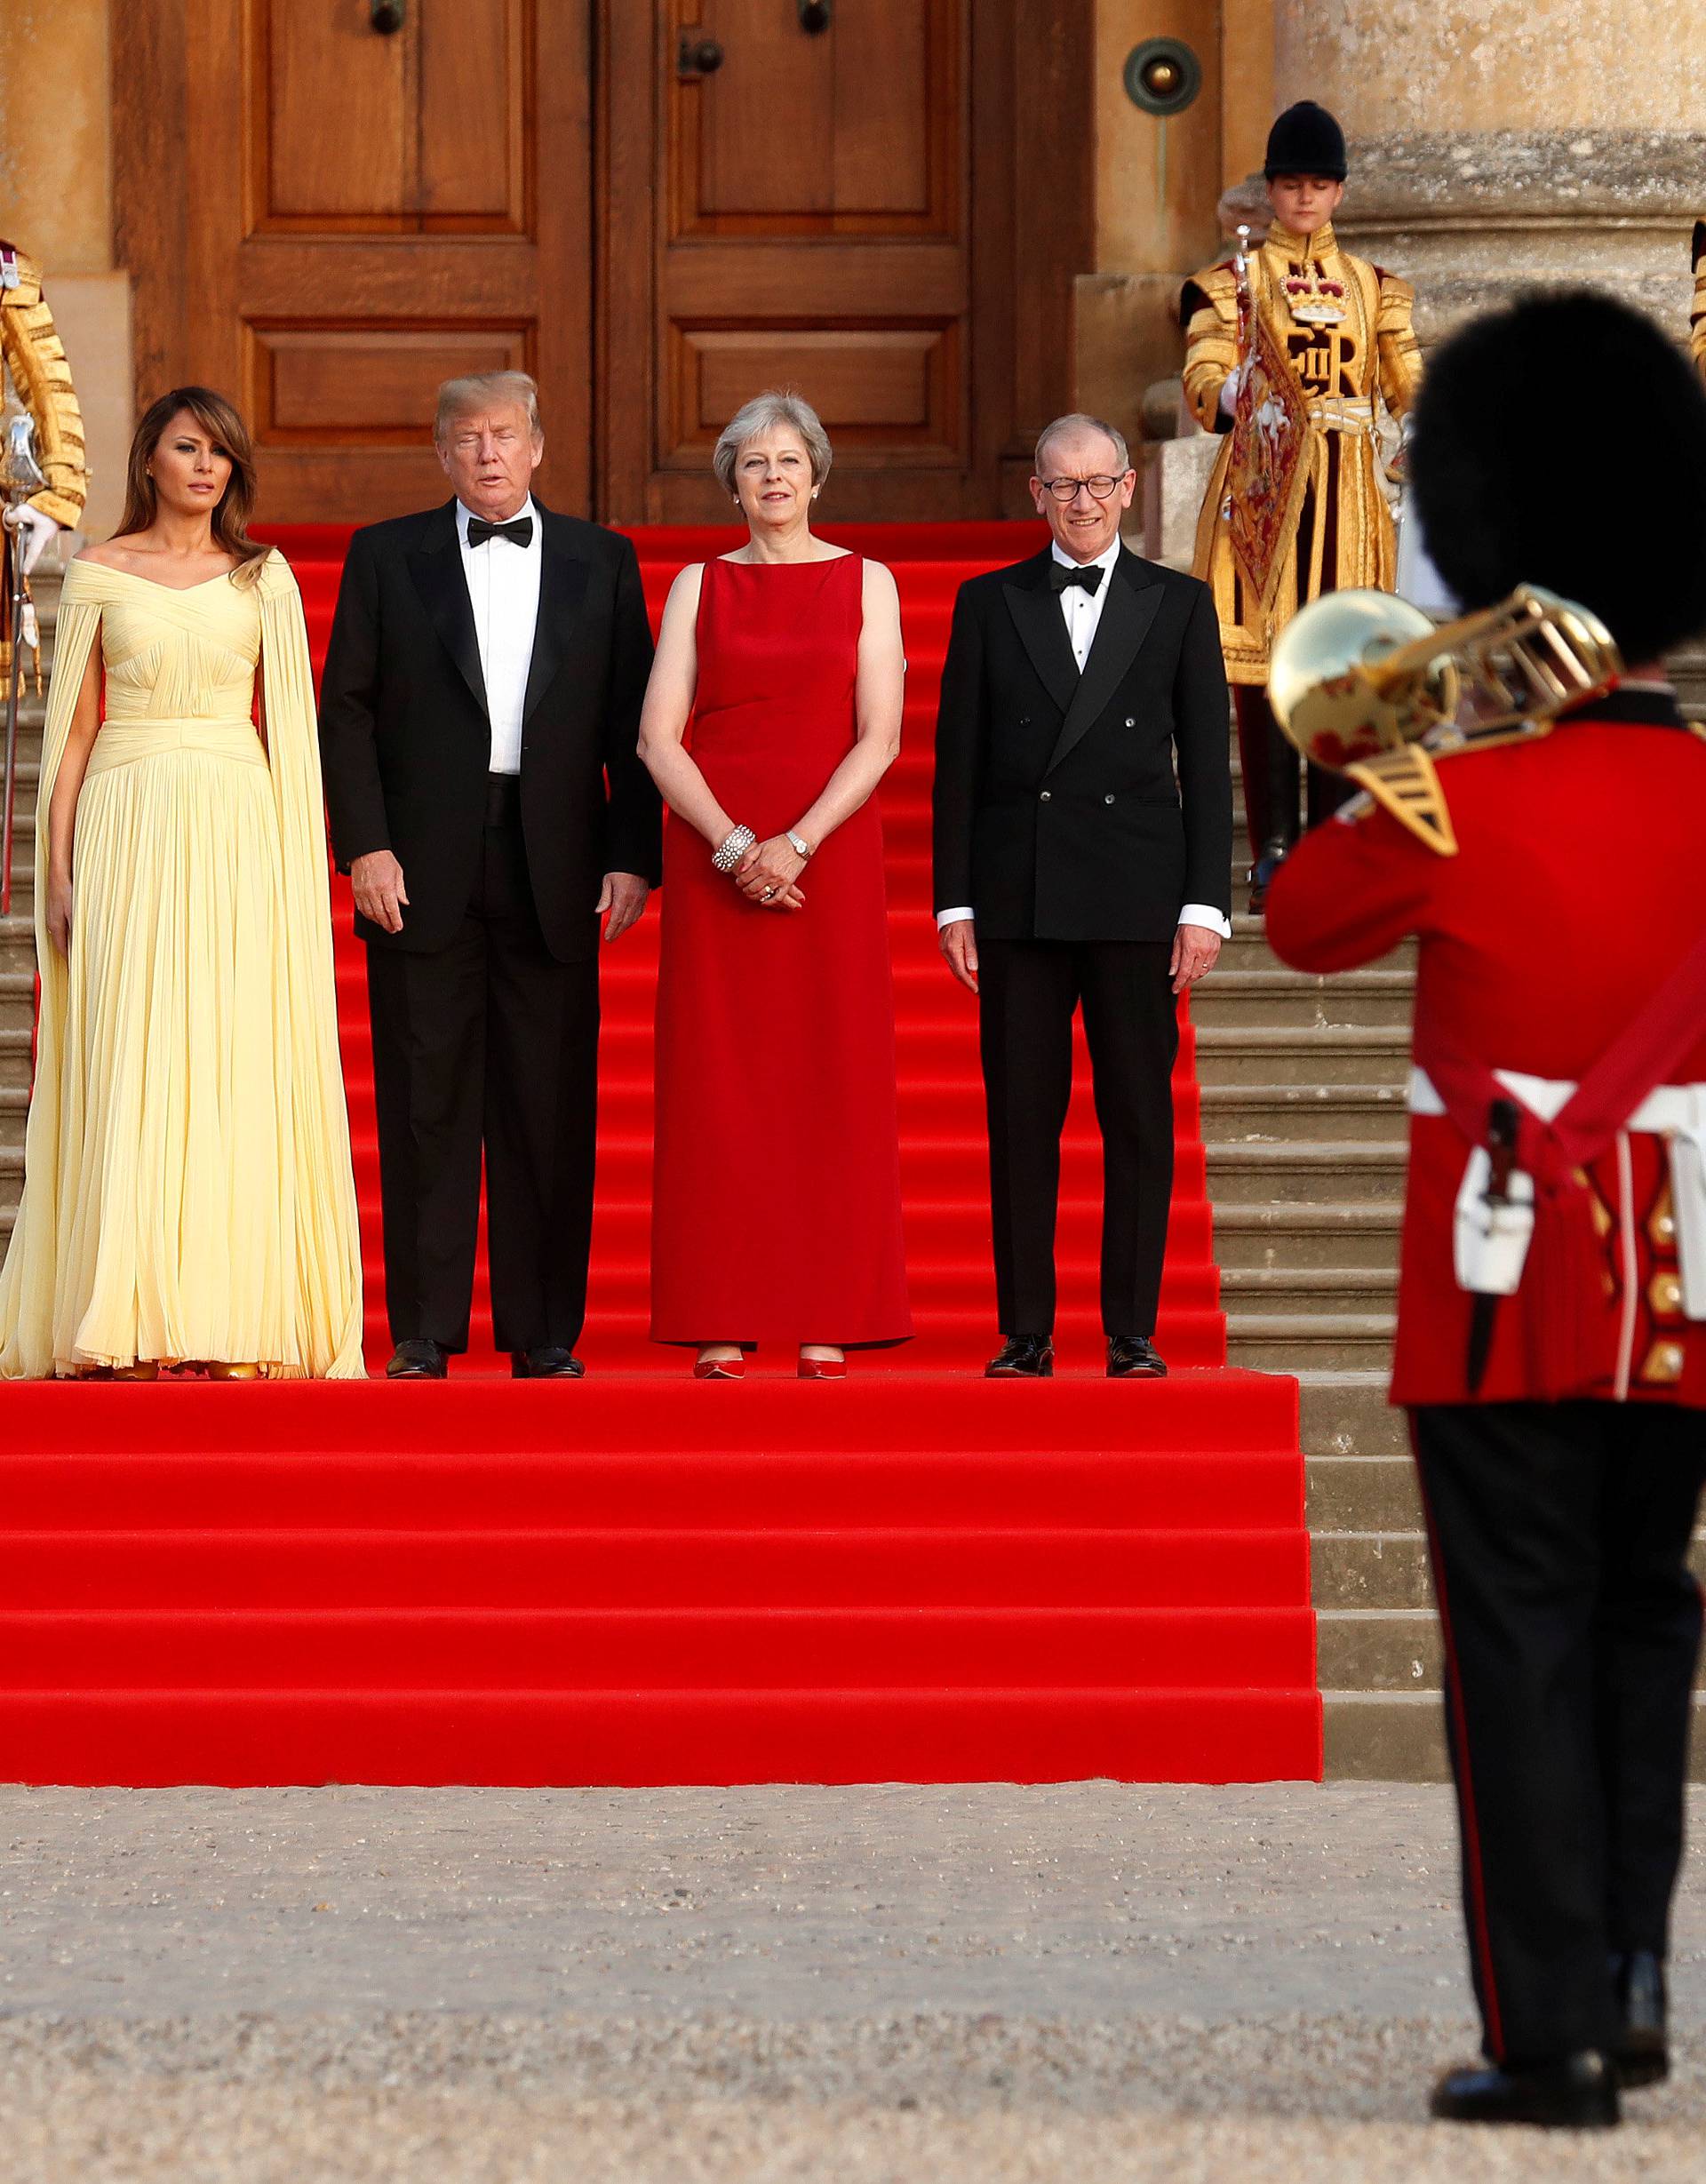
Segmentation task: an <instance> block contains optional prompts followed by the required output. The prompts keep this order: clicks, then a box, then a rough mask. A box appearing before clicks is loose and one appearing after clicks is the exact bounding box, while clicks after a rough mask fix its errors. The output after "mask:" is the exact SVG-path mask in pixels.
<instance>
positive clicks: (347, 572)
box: [320, 500, 662, 1351]
mask: <svg viewBox="0 0 1706 2184" xmlns="http://www.w3.org/2000/svg"><path fill="white" fill-rule="evenodd" d="M530 514H531V515H532V517H533V519H534V521H535V522H537V523H538V538H537V539H534V538H531V537H530V538H529V539H528V542H527V543H528V548H530V550H531V551H533V552H535V553H537V554H538V563H537V584H538V608H537V613H536V614H535V615H534V616H533V617H532V623H531V627H530V628H529V627H528V626H526V624H527V617H526V615H525V613H522V615H521V616H519V617H518V616H517V615H516V614H515V613H514V611H513V607H514V597H513V594H504V593H503V592H502V589H501V587H503V586H506V585H508V586H514V585H515V584H516V583H517V582H518V581H519V576H518V570H519V567H520V564H519V562H518V561H517V560H516V559H515V558H514V556H515V554H516V547H515V544H514V541H512V540H508V539H493V540H489V541H486V542H484V543H480V544H474V543H473V534H471V533H468V532H467V531H466V520H467V519H466V513H464V514H461V517H460V521H458V504H457V503H456V502H455V501H453V500H452V501H450V502H447V503H445V504H444V505H443V506H440V507H437V508H434V509H430V510H427V511H426V512H424V513H423V514H417V515H407V516H401V517H398V518H396V519H395V520H394V521H392V522H384V523H376V524H374V525H372V526H371V527H370V528H368V529H366V530H359V531H357V532H356V533H355V537H354V538H353V539H352V540H351V542H350V548H349V554H348V558H347V562H346V563H345V568H344V576H343V583H342V586H341V589H340V591H339V600H338V611H337V615H336V618H335V620H334V623H333V626H332V633H331V646H330V649H329V650H328V653H327V658H326V668H325V675H324V679H323V689H322V697H321V712H320V734H321V745H322V753H323V770H324V777H325V785H326V797H327V802H328V805H329V807H330V810H331V834H332V846H333V851H334V854H335V856H336V858H337V861H338V864H339V866H340V868H341V869H343V870H346V871H347V870H348V869H349V867H350V865H352V864H353V863H354V862H355V859H356V858H357V857H363V856H365V855H367V854H369V853H370V852H371V851H374V850H380V849H388V850H390V851H391V852H392V854H393V855H394V856H395V857H396V858H397V861H398V863H399V864H400V865H402V867H403V887H404V889H405V890H406V892H407V896H408V902H407V905H406V907H404V909H403V929H402V930H401V931H400V932H398V933H395V934H393V933H389V932H387V931H386V930H384V929H382V928H381V927H379V926H378V925H375V924H373V923H371V921H368V920H367V919H365V918H363V917H361V916H359V915H358V916H357V918H356V931H357V933H358V934H359V935H360V937H361V938H362V939H363V940H364V941H365V942H366V943H367V956H368V997H369V1006H370V1013H371V1023H372V1031H373V1067H374V1088H375V1094H376V1099H377V1105H378V1116H379V1162H380V1172H381V1186H382V1195H383V1200H384V1213H385V1255H386V1290H387V1309H388V1312H389V1317H390V1321H391V1329H392V1335H393V1337H394V1339H395V1340H396V1341H399V1342H402V1341H404V1340H406V1339H409V1338H411V1337H418V1336H426V1337H429V1338H431V1339H432V1340H434V1341H435V1342H437V1343H440V1344H441V1345H442V1347H443V1348H445V1349H447V1350H451V1351H457V1350H462V1349H465V1348H466V1344H467V1324H468V1313H469V1303H470V1293H471V1290H472V1287H473V1277H474V1251H475V1242H476V1237H477V1231H478V1216H479V1192H480V1175H481V1166H482V1147H483V1153H484V1164H485V1171H486V1190H487V1212H488V1243H489V1255H490V1269H491V1287H492V1313H493V1320H494V1329H495V1333H496V1335H497V1340H498V1346H499V1347H500V1348H502V1349H509V1350H514V1351H522V1350H530V1349H535V1348H538V1347H542V1346H545V1345H547V1344H549V1345H561V1346H562V1347H563V1348H570V1347H572V1344H573V1343H574V1341H575V1339H576V1337H577V1336H578V1334H579V1331H580V1326H581V1321H582V1319H583V1318H584V1314H585V1307H586V1259H587V1253H588V1248H589V1245H590V1239H591V1222H592V1194H593V1162H594V1133H595V1123H596V1112H597V1042H598V967H597V953H598V947H599V921H598V918H597V915H596V905H597V903H598V900H599V895H600V891H601V889H602V882H603V878H604V875H605V873H610V872H627V873H635V874H637V875H639V876H640V877H642V879H644V880H646V881H649V882H651V883H654V884H655V883H656V882H657V881H658V879H659V878H660V876H661V860H662V807H661V805H660V802H659V800H658V793H657V791H656V789H655V788H654V787H653V785H652V783H651V780H650V776H649V775H648V774H647V773H646V771H645V769H644V768H643V767H642V765H641V763H640V760H639V755H638V748H637V745H638V736H639V721H640V708H641V705H642V700H643V698H644V695H645V687H646V679H647V676H648V675H649V674H650V667H651V655H652V644H651V633H650V625H649V623H648V621H647V618H646V610H645V601H644V597H643V594H642V587H641V581H640V570H639V564H638V562H637V560H636V557H635V554H634V547H633V546H632V545H631V543H630V542H629V541H628V540H627V539H626V538H620V537H618V535H616V534H615V533H613V532H610V531H607V530H602V529H600V528H599V527H598V526H597V525H596V524H593V523H587V522H579V521H578V520H576V519H574V518H571V517H568V516H562V515H556V514H552V513H551V511H549V510H548V509H546V508H543V507H541V506H540V505H539V504H538V501H537V500H535V501H532V502H530ZM482 556H484V557H497V558H491V559H481V558H479V557H482ZM506 557H508V558H506ZM476 571H477V572H478V581H480V582H482V583H483V584H486V585H488V586H498V587H499V591H498V599H497V602H496V603H497V604H507V605H508V607H509V608H510V609H511V610H512V611H510V612H508V613H507V615H506V616H499V615H498V614H497V613H496V612H494V611H493V605H494V601H493V596H492V594H491V593H490V591H488V592H487V593H486V594H485V616H486V618H485V619H484V620H483V621H482V622H481V623H480V624H479V626H476V614H475V604H474V597H473V595H472V594H471V588H470V587H471V586H473V585H474V583H475V582H476V574H475V572H476ZM525 573H526V575H527V577H528V578H529V579H530V580H531V578H533V576H534V574H535V571H534V570H532V569H529V570H526V572H525ZM529 596H530V594H529ZM492 647H498V648H501V652H502V656H501V657H498V655H497V654H495V653H494V652H493V651H491V650H490V649H489V648H492ZM522 647H525V648H526V652H525V655H524V656H523V655H522V652H521V650H520V649H521V648H522ZM482 651H484V653H485V658H484V660H483V661H482ZM523 658H524V659H525V666H524V670H523V665H522V661H523ZM487 666H490V670H491V673H490V677H489V676H488V674H487ZM523 676H524V679H523ZM489 681H490V694H489V689H488V683H489ZM505 689H506V690H507V691H508V692H509V693H510V694H511V696H512V698H515V697H517V696H518V700H519V701H518V702H514V703H511V704H510V705H508V706H507V708H506V709H505V710H504V717H503V719H502V721H499V720H498V718H497V717H496V711H495V708H497V707H498V697H499V693H500V691H502V690H505ZM500 729H501V730H502V734H501V737H500V732H499V731H500ZM500 742H501V744H502V746H503V747H502V750H501V753H500V749H499V745H500Z"/></svg>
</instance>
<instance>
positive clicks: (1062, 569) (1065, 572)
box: [469, 525, 1102, 599]
mask: <svg viewBox="0 0 1706 2184" xmlns="http://www.w3.org/2000/svg"><path fill="white" fill-rule="evenodd" d="M469 528H470V530H472V528H473V526H472V525H470V526H469ZM1048 584H1049V588H1050V589H1051V590H1053V591H1056V592H1064V591H1066V590H1068V589H1069V588H1070V587H1071V586H1072V585H1074V584H1076V585H1077V586H1079V587H1080V590H1083V591H1086V592H1088V594H1090V597H1091V598H1092V599H1094V598H1095V597H1096V594H1097V593H1098V592H1099V591H1100V590H1101V588H1102V568H1101V564H1100V563H1099V562H1091V563H1090V565H1089V567H1088V569H1069V568H1068V567H1067V566H1066V564H1065V562H1049V564H1048Z"/></svg>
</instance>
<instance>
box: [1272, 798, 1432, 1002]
mask: <svg viewBox="0 0 1706 2184" xmlns="http://www.w3.org/2000/svg"><path fill="white" fill-rule="evenodd" d="M1440 870H1441V860H1440V858H1439V857H1437V856H1436V855H1435V853H1434V852H1433V851H1432V850H1431V849H1428V848H1426V847H1425V846H1424V845H1423V843H1422V842H1420V841H1417V840H1416V838H1415V836H1414V835H1413V834H1410V833H1407V832H1406V830H1405V829H1404V828H1403V827H1401V826H1400V825H1399V824H1398V822H1397V821H1396V820H1395V819H1394V818H1392V817H1391V816H1390V814H1388V813H1387V812H1384V811H1382V810H1381V809H1379V808H1378V807H1377V806H1376V805H1375V803H1374V801H1373V800H1372V798H1370V797H1369V796H1367V794H1366V793H1365V794H1363V795H1361V796H1359V797H1358V798H1356V799H1355V801H1352V802H1351V803H1349V804H1346V805H1345V806H1344V807H1343V809H1342V810H1341V811H1340V812H1339V813H1337V814H1336V815H1335V817H1333V818H1331V819H1329V820H1328V821H1327V823H1326V825H1322V826H1318V827H1316V828H1315V829H1314V831H1313V832H1312V833H1310V834H1308V835H1306V836H1305V837H1304V839H1303V841H1300V842H1299V843H1298V845H1297V847H1296V848H1295V849H1294V850H1293V851H1292V853H1291V855H1290V856H1289V857H1287V859H1286V861H1285V863H1284V864H1283V865H1281V866H1280V868H1279V873H1278V875H1277V876H1276V878H1275V880H1274V882H1273V885H1272V887H1271V888H1270V889H1269V890H1268V905H1267V937H1268V945H1269V946H1270V947H1271V948H1272V950H1273V952H1274V953H1275V954H1276V955H1277V956H1278V957H1279V960H1280V961H1281V962H1282V963H1289V964H1290V965H1291V967H1292V968H1293V969H1294V970H1306V971H1313V972H1316V973H1318V974H1320V973H1325V972H1328V971H1335V970H1355V969H1356V968H1358V967H1359V965H1361V964H1364V963H1373V962H1375V961H1377V960H1379V958H1380V957H1382V956H1383V955H1385V954H1386V953H1388V952H1389V951H1390V950H1391V949H1393V948H1395V947H1397V945H1398V944H1399V941H1400V940H1405V939H1407V938H1408V937H1409V936H1410V935H1411V934H1413V933H1420V932H1423V931H1425V930H1426V929H1427V927H1428V925H1429V924H1430V922H1431V908H1432V900H1433V891H1434V888H1435V886H1436V885H1437V883H1438V876H1439V872H1440Z"/></svg>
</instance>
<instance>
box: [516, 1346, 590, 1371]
mask: <svg viewBox="0 0 1706 2184" xmlns="http://www.w3.org/2000/svg"><path fill="white" fill-rule="evenodd" d="M509 1376H510V1378H511V1379H512V1380H584V1379H585V1378H586V1367H585V1366H584V1365H583V1364H582V1363H581V1361H580V1359H578V1357H576V1355H575V1354H574V1352H573V1351H571V1350H565V1349H564V1348H563V1347H562V1343H541V1344H540V1345H539V1347H538V1349H537V1350H512V1351H510V1353H509Z"/></svg>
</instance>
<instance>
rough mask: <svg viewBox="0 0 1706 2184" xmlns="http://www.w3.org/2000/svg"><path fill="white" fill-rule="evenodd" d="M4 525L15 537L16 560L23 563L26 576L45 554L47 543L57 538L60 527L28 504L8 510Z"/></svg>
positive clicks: (39, 510)
mask: <svg viewBox="0 0 1706 2184" xmlns="http://www.w3.org/2000/svg"><path fill="white" fill-rule="evenodd" d="M5 524H6V529H7V530H10V531H12V532H14V533H15V534H16V536H17V540H18V558H19V560H20V562H22V563H23V569H24V574H25V575H26V576H28V575H29V574H30V573H31V571H32V570H34V569H35V566H36V562H38V561H40V560H41V558H42V556H43V554H45V553H46V551H47V547H48V541H49V540H50V539H52V538H58V537H59V535H60V527H59V525H58V524H57V523H56V522H54V521H53V519H52V516H51V515H44V514H43V513H42V511H41V509H39V508H32V507H31V506H29V504H28V502H26V503H25V504H24V506H22V507H21V508H8V509H7V510H6V513H5Z"/></svg>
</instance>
